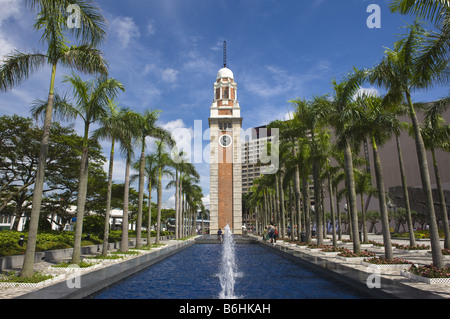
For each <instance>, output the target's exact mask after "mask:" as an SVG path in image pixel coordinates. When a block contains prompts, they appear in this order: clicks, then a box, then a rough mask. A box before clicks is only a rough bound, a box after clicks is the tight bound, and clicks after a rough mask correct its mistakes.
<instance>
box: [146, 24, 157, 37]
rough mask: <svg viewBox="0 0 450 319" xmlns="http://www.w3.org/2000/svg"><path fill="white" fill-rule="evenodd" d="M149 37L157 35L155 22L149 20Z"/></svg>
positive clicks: (147, 28) (147, 27)
mask: <svg viewBox="0 0 450 319" xmlns="http://www.w3.org/2000/svg"><path fill="white" fill-rule="evenodd" d="M146 30H147V35H154V34H155V31H156V30H155V21H154V20H149V21H148V23H147V26H146Z"/></svg>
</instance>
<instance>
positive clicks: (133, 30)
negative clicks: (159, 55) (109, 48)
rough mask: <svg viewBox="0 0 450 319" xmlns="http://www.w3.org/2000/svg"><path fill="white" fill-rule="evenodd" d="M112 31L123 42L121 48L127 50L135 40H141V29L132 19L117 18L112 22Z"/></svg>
mask: <svg viewBox="0 0 450 319" xmlns="http://www.w3.org/2000/svg"><path fill="white" fill-rule="evenodd" d="M111 26H112V27H111V29H112V31H113V32H114V33H115V34H116V36H117V38H118V39H119V41H120V42H121V47H122V48H126V47H127V46H128V44H129V43H130V41H131V40H132V39H133V38H136V39H139V38H140V36H141V34H140V32H139V28H138V26H137V25H136V23H135V22H134V20H133V18H130V17H117V18H114V19H113V20H112V22H111Z"/></svg>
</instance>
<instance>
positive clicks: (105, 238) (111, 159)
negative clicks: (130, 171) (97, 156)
mask: <svg viewBox="0 0 450 319" xmlns="http://www.w3.org/2000/svg"><path fill="white" fill-rule="evenodd" d="M113 164H114V138H113V139H112V142H111V153H110V155H109V170H108V189H107V191H106V212H105V228H104V231H103V250H102V255H103V256H106V255H107V254H108V237H109V215H110V212H111V192H112V174H113Z"/></svg>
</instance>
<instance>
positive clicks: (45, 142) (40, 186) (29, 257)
mask: <svg viewBox="0 0 450 319" xmlns="http://www.w3.org/2000/svg"><path fill="white" fill-rule="evenodd" d="M55 75H56V63H53V68H52V75H51V81H50V92H49V94H48V102H47V109H46V111H45V120H44V127H43V133H42V140H41V149H40V152H39V162H38V167H37V172H36V182H35V184H34V192H33V206H32V208H31V215H30V227H29V230H28V239H27V248H26V251H25V257H24V261H23V266H22V271H21V273H20V276H21V277H22V278H25V277H31V276H32V275H33V269H34V254H35V252H36V239H37V232H38V225H39V214H40V211H41V202H42V194H43V191H44V177H45V166H46V161H47V153H48V146H49V140H50V128H51V126H52V115H53V100H54V97H55V94H54V87H55Z"/></svg>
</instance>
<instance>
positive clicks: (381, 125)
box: [356, 95, 400, 259]
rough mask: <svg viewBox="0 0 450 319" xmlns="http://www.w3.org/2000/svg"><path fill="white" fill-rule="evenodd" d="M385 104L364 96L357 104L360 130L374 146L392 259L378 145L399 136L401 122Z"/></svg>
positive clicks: (389, 252) (388, 254)
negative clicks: (359, 108)
mask: <svg viewBox="0 0 450 319" xmlns="http://www.w3.org/2000/svg"><path fill="white" fill-rule="evenodd" d="M384 102H385V101H384V100H383V98H381V97H377V96H373V95H370V96H365V95H363V96H360V97H359V98H358V99H357V102H356V103H357V104H358V105H359V106H360V107H361V108H362V111H361V114H362V117H361V118H360V120H361V121H360V130H361V132H364V135H365V136H366V137H368V138H369V139H370V141H371V144H372V152H373V161H374V166H375V176H376V182H377V190H378V201H379V204H380V205H379V206H380V214H381V222H382V226H383V227H382V231H383V243H384V248H385V257H386V258H387V259H392V258H393V257H394V256H393V253H392V245H391V237H390V231H389V218H388V211H387V203H386V194H385V188H384V177H383V171H382V166H381V160H380V156H379V153H378V145H382V144H383V143H385V142H386V141H387V140H388V139H389V138H390V137H391V135H392V134H399V132H400V122H399V121H398V118H397V117H396V115H395V114H394V113H393V112H392V111H391V110H389V105H386V104H385V103H384ZM394 108H395V106H394ZM357 125H358V124H357Z"/></svg>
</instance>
